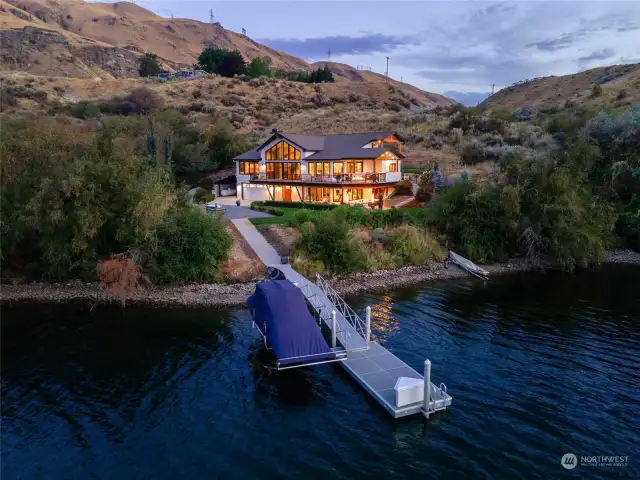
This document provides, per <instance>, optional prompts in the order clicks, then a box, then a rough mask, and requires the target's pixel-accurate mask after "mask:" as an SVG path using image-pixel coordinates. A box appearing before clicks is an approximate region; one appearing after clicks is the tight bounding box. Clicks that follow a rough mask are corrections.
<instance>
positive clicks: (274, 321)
mask: <svg viewBox="0 0 640 480" xmlns="http://www.w3.org/2000/svg"><path fill="white" fill-rule="evenodd" d="M247 303H248V305H249V308H250V309H251V314H252V316H253V321H254V323H255V324H256V325H257V326H258V328H259V329H260V332H261V333H262V335H263V336H264V337H265V341H266V344H267V347H269V348H270V349H272V350H273V353H274V354H275V355H276V358H277V363H276V367H277V368H280V367H283V366H286V365H292V364H312V363H324V362H326V361H332V360H335V359H336V354H335V352H334V351H333V350H332V349H331V348H330V347H329V345H327V342H326V341H325V339H324V337H323V336H322V332H321V331H320V327H319V326H318V324H317V323H316V321H315V319H314V318H313V316H312V315H311V313H310V312H309V309H308V308H307V303H306V300H305V297H304V295H303V293H302V291H300V289H299V288H298V287H297V286H295V285H294V284H293V283H291V282H290V281H289V280H274V281H270V282H260V283H258V284H257V285H256V291H255V293H254V294H253V295H251V296H250V297H249V299H248V300H247ZM300 366H302V365H300Z"/></svg>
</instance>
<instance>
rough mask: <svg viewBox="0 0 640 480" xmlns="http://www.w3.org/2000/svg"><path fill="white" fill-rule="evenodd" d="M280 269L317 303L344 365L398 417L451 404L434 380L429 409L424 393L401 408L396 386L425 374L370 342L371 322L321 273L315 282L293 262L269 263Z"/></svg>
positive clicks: (314, 303)
mask: <svg viewBox="0 0 640 480" xmlns="http://www.w3.org/2000/svg"><path fill="white" fill-rule="evenodd" d="M269 267H270V268H272V269H276V270H279V271H280V272H282V274H283V276H284V277H285V278H286V279H287V280H289V281H291V282H293V283H294V284H296V285H297V286H298V287H299V288H300V289H301V290H302V292H303V294H304V295H305V297H306V298H307V300H308V301H309V303H310V304H311V305H312V306H313V308H314V309H315V310H316V312H317V313H318V315H319V318H320V319H321V320H322V322H323V323H324V324H325V325H326V326H327V327H328V328H329V330H330V331H331V332H332V335H335V337H336V339H337V341H338V342H339V344H340V346H341V347H342V348H344V349H345V350H346V352H347V358H346V359H345V360H342V361H341V362H339V363H340V365H342V367H343V368H344V369H345V370H346V371H347V372H348V373H349V374H350V375H351V376H352V377H353V378H354V379H355V380H356V381H357V382H358V383H359V384H360V385H362V387H363V388H364V389H365V390H366V391H367V392H369V393H370V394H371V395H372V396H373V398H375V399H376V401H377V402H378V403H380V405H382V406H383V407H384V409H385V410H387V412H389V413H390V414H391V415H392V416H393V417H394V418H401V417H405V416H407V415H413V414H417V413H423V414H424V415H425V416H429V415H430V414H433V413H435V412H437V411H440V410H444V409H446V408H447V407H448V406H449V405H451V401H452V398H451V396H450V395H449V394H448V393H447V390H446V386H445V385H444V384H440V386H437V385H435V384H434V383H431V382H429V383H430V388H429V389H428V390H427V388H426V386H425V390H427V392H428V395H429V397H430V401H429V403H428V408H427V409H426V411H425V402H424V400H423V399H424V396H423V397H422V399H421V400H420V401H416V402H414V403H411V404H408V405H403V406H401V407H398V406H397V405H396V391H395V388H394V387H395V385H396V383H397V381H398V379H400V378H409V379H416V380H420V382H422V383H424V376H423V374H421V373H418V372H417V371H415V370H414V369H413V368H411V367H410V366H409V365H407V364H406V363H404V362H403V361H402V360H400V359H399V358H398V357H396V356H395V355H394V354H393V353H391V352H389V351H388V350H387V349H386V348H384V347H383V346H382V345H380V344H379V343H377V342H375V341H370V340H369V336H370V333H371V332H370V331H368V329H370V326H369V327H367V325H370V324H369V323H368V322H367V321H363V320H362V319H361V318H360V317H358V316H357V315H356V314H355V312H354V311H353V310H351V307H349V306H348V305H347V304H346V302H344V300H342V298H340V297H339V296H338V295H337V293H335V292H334V291H333V290H332V289H331V287H330V286H329V285H328V284H326V282H324V280H323V279H322V277H320V276H318V278H317V279H316V280H317V282H316V283H313V282H311V281H309V280H308V279H307V278H305V277H303V276H302V275H300V274H299V273H298V272H296V271H295V270H294V269H293V268H291V267H290V266H289V265H281V264H274V265H270V266H269ZM332 312H335V325H336V329H335V331H334V330H333V326H334V323H333V316H332ZM427 363H428V361H427V362H425V373H426V374H427V376H429V375H430V363H429V366H428V367H427V366H426V365H427Z"/></svg>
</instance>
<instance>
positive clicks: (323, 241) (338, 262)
mask: <svg viewBox="0 0 640 480" xmlns="http://www.w3.org/2000/svg"><path fill="white" fill-rule="evenodd" d="M300 247H301V248H302V250H303V251H304V252H305V253H306V255H307V256H308V257H309V258H310V259H312V260H319V261H321V262H322V263H323V264H324V265H325V266H326V267H327V268H328V269H329V270H330V271H331V272H334V273H349V272H357V271H361V270H363V269H365V268H366V261H367V259H366V254H365V252H364V250H363V248H362V246H361V245H360V244H359V243H357V242H356V241H355V240H354V238H353V234H352V232H351V230H350V228H349V225H348V224H347V223H346V222H345V221H342V220H337V219H335V218H331V217H329V216H326V215H321V216H318V218H316V220H315V222H314V224H313V225H309V224H307V225H306V226H303V228H302V237H301V240H300Z"/></svg>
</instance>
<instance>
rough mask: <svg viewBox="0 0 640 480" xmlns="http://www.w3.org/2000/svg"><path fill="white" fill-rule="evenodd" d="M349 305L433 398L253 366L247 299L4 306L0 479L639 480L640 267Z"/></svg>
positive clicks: (432, 290) (335, 371)
mask: <svg viewBox="0 0 640 480" xmlns="http://www.w3.org/2000/svg"><path fill="white" fill-rule="evenodd" d="M351 303H352V304H353V305H354V306H355V307H357V308H358V309H362V308H364V306H365V305H367V304H371V305H372V306H373V308H374V311H375V318H374V323H375V325H374V331H375V335H376V337H377V338H378V339H379V341H381V342H382V343H383V344H384V345H385V346H386V347H387V348H389V349H390V350H391V351H393V352H394V353H395V354H396V355H397V356H399V357H400V358H402V359H403V360H405V361H406V362H407V363H409V364H410V365H412V366H414V367H415V368H417V369H420V368H421V365H422V362H423V361H424V359H425V358H427V357H428V358H430V359H431V361H432V362H433V373H432V376H433V380H434V381H435V382H436V383H440V382H445V383H446V384H447V386H448V389H449V392H450V393H451V394H452V395H453V397H454V401H453V405H452V407H451V408H450V410H449V411H447V412H445V413H441V414H438V415H436V416H435V417H432V420H431V421H430V422H429V423H428V424H425V423H424V422H423V421H422V419H421V418H419V417H417V416H416V417H413V418H409V419H404V420H403V421H394V420H392V419H391V418H390V416H388V414H387V413H386V412H385V411H383V410H382V408H381V407H380V406H379V405H378V404H377V403H375V402H374V401H373V400H371V399H370V398H368V397H367V395H366V394H365V392H364V391H363V390H362V389H361V388H360V387H359V386H358V385H357V384H355V383H354V382H353V381H352V380H351V379H350V377H349V376H347V375H346V374H345V373H344V372H343V371H342V370H341V369H340V368H339V367H337V366H332V365H322V366H318V367H315V368H313V369H300V370H297V371H288V372H279V373H275V374H272V375H269V373H268V372H267V371H266V370H265V369H264V368H263V367H262V365H263V361H264V359H263V355H262V354H261V353H260V352H259V346H260V343H259V342H258V341H257V340H256V334H255V331H252V329H251V326H250V320H249V315H248V313H247V311H246V310H237V311H230V312H221V311H216V310H153V309H144V310H143V309H131V308H127V309H125V310H124V311H122V310H120V309H118V308H95V309H93V311H89V308H88V307H86V306H84V305H81V306H77V307H65V308H56V307H51V306H47V307H36V306H31V307H25V306H23V307H20V308H8V307H6V306H4V307H3V310H2V416H3V419H2V432H1V433H2V472H1V473H2V478H3V480H4V479H17V478H25V479H31V478H34V479H35V478H38V479H39V478H46V479H66V478H71V479H84V478H105V479H147V478H148V479H152V478H153V479H165V478H166V479H175V478H188V479H200V478H241V479H244V478H291V479H307V478H345V479H346V478H367V479H371V478H505V479H512V478H543V479H549V478H558V477H568V476H571V477H593V478H607V477H613V478H634V477H635V478H638V473H639V470H638V463H637V462H638V444H639V439H640V428H639V422H638V419H637V418H638V412H639V408H638V405H639V401H640V394H639V391H638V386H639V384H640V382H639V379H640V366H639V360H640V270H639V269H633V268H615V269H605V270H600V271H596V272H583V273H579V274H576V275H573V276H569V275H548V276H541V277H537V276H527V277H504V278H499V279H494V280H491V282H489V283H487V284H484V283H482V282H479V281H476V280H469V281H463V282H460V283H454V284H451V283H448V284H439V285H426V286H422V287H417V288H411V289H402V290H390V291H388V292H386V294H385V295H369V296H366V297H359V298H355V299H351ZM568 452H572V453H575V454H576V455H578V456H581V455H627V456H629V463H628V465H627V466H626V467H578V468H576V469H575V470H572V471H569V470H565V469H564V468H563V467H562V466H561V464H560V458H561V457H562V455H563V454H565V453H568Z"/></svg>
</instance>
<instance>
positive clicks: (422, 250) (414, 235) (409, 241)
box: [389, 225, 445, 265]
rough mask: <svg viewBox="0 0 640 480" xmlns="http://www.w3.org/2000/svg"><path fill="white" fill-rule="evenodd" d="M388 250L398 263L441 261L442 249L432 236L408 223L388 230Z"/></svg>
mask: <svg viewBox="0 0 640 480" xmlns="http://www.w3.org/2000/svg"><path fill="white" fill-rule="evenodd" d="M389 250H390V252H391V255H392V256H393V259H394V261H395V263H396V264H398V265H406V264H412V265H425V264H427V263H434V262H442V261H443V260H444V258H445V251H444V249H443V248H442V247H441V246H440V245H439V244H438V242H436V241H435V240H434V239H433V238H432V237H430V236H429V235H427V234H426V233H424V232H422V231H420V230H418V229H417V228H416V227H413V226H410V225H403V226H400V227H398V228H395V229H393V230H392V231H391V232H390V242H389Z"/></svg>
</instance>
